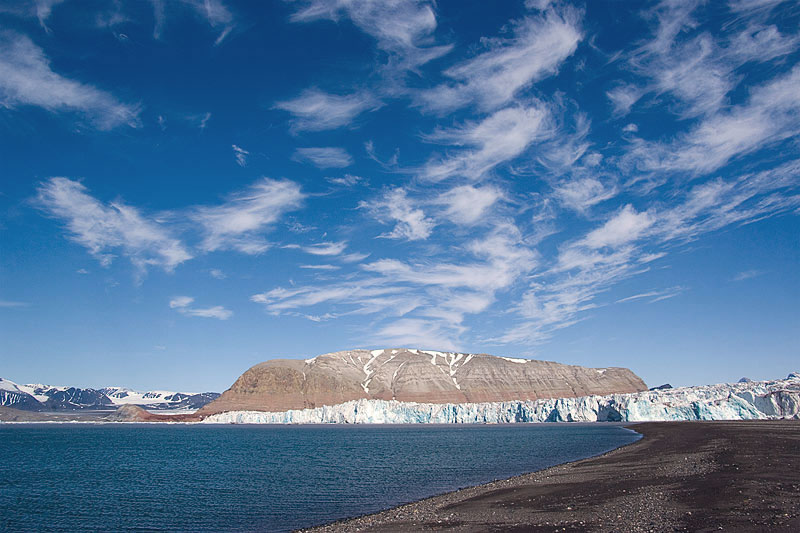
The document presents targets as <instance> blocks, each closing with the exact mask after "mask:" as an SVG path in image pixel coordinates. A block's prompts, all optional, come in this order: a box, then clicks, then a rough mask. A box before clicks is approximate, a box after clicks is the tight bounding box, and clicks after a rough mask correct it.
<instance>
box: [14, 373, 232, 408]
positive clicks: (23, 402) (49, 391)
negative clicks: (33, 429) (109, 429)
mask: <svg viewBox="0 0 800 533" xmlns="http://www.w3.org/2000/svg"><path fill="white" fill-rule="evenodd" d="M218 396H219V394H218V393H216V392H202V393H195V392H173V391H148V392H140V391H135V390H131V389H126V388H123V387H105V388H102V389H91V388H85V389H84V388H78V387H56V386H52V385H41V384H27V385H21V384H17V383H14V382H13V381H10V380H8V379H3V378H0V406H3V407H13V408H15V409H22V410H25V411H62V410H66V411H75V410H84V409H92V410H111V409H116V408H117V407H119V406H121V405H139V406H141V407H144V408H146V409H148V410H196V409H199V408H200V407H203V406H204V405H206V404H207V403H209V402H211V401H212V400H214V399H216V398H217V397H218Z"/></svg>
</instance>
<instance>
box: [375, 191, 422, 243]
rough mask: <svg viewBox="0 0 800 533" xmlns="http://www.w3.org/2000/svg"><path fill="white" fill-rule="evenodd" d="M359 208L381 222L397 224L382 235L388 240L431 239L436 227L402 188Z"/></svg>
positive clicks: (388, 192)
mask: <svg viewBox="0 0 800 533" xmlns="http://www.w3.org/2000/svg"><path fill="white" fill-rule="evenodd" d="M359 207H360V208H362V209H366V210H368V211H369V212H370V213H371V214H372V216H373V217H375V218H376V219H378V220H380V221H383V222H389V223H392V222H394V223H395V227H394V229H393V230H392V231H391V232H389V233H385V234H383V235H381V237H385V238H387V239H405V240H409V241H416V240H424V239H427V238H428V237H430V235H431V231H433V228H434V226H435V225H436V224H435V223H434V222H433V221H432V220H430V219H429V218H428V217H426V216H425V212H424V211H422V209H420V208H419V207H416V206H415V205H414V204H413V202H412V200H411V199H410V198H409V197H408V193H407V192H406V191H405V189H401V188H396V189H390V190H388V191H387V192H386V193H385V195H384V196H383V197H382V198H379V199H376V200H373V201H371V202H361V203H360V204H359Z"/></svg>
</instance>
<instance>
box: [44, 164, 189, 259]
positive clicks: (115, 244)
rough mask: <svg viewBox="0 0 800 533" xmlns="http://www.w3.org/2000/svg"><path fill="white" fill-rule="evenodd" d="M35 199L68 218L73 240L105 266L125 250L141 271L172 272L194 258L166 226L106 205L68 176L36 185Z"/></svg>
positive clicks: (135, 212) (50, 211) (132, 211)
mask: <svg viewBox="0 0 800 533" xmlns="http://www.w3.org/2000/svg"><path fill="white" fill-rule="evenodd" d="M37 192H38V194H37V197H36V202H37V204H38V206H39V207H41V208H42V209H43V210H45V211H46V212H47V213H48V214H50V215H51V216H53V217H56V218H58V219H61V220H62V221H64V223H65V225H66V229H67V231H69V233H70V238H71V239H72V240H73V241H75V242H77V243H78V244H80V245H81V246H84V247H85V248H87V249H88V250H89V253H91V254H92V255H93V256H94V257H95V258H96V259H97V260H98V261H100V263H101V264H102V265H104V266H108V265H109V264H111V262H112V260H113V258H114V253H115V252H116V253H121V254H122V255H124V256H126V257H128V258H129V259H130V260H131V262H132V263H133V264H134V265H135V266H136V267H137V269H139V271H140V273H143V272H144V271H145V270H146V269H147V267H149V266H157V267H160V268H162V269H164V270H166V271H168V272H170V271H172V270H174V269H175V267H176V266H178V265H180V264H181V263H183V262H185V261H188V260H189V259H191V258H192V253H191V252H190V251H189V250H188V249H187V248H186V247H185V246H184V245H183V244H182V243H181V241H179V240H178V239H177V238H175V237H173V236H172V235H171V232H170V231H169V229H168V228H167V227H165V226H164V225H162V224H160V223H159V222H157V221H156V220H155V219H154V218H152V217H148V216H146V215H143V214H142V213H140V212H139V210H138V209H136V208H135V207H130V206H127V205H125V204H123V203H122V202H119V201H118V202H111V203H109V204H103V203H102V202H100V201H98V200H96V199H95V198H94V197H92V196H91V195H89V194H88V191H87V189H86V187H84V186H83V185H82V184H81V183H79V182H77V181H73V180H70V179H68V178H51V179H49V180H47V181H45V182H43V183H41V184H40V185H39V187H38V189H37Z"/></svg>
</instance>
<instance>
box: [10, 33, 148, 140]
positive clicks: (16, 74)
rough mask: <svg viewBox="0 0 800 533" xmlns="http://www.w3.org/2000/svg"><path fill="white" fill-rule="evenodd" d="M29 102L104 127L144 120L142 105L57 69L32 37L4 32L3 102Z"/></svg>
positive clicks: (22, 104)
mask: <svg viewBox="0 0 800 533" xmlns="http://www.w3.org/2000/svg"><path fill="white" fill-rule="evenodd" d="M29 105H30V106H37V107H41V108H43V109H46V110H47V111H50V112H54V113H62V112H68V113H77V114H79V115H81V116H82V117H85V118H87V119H88V120H89V121H90V122H91V123H92V124H93V125H94V126H95V127H96V128H98V129H100V130H110V129H112V128H116V127H118V126H123V125H127V126H131V127H138V126H139V124H140V121H139V108H138V106H136V105H129V104H124V103H122V102H120V101H119V100H117V99H116V98H115V97H114V96H112V95H111V94H110V93H107V92H105V91H102V90H100V89H98V88H96V87H94V86H92V85H89V84H86V83H81V82H79V81H75V80H72V79H69V78H67V77H65V76H62V75H60V74H58V73H56V72H54V71H53V70H52V68H51V66H50V60H49V59H48V58H47V56H46V55H45V53H44V51H43V50H42V49H41V48H39V47H38V46H36V44H34V43H33V41H31V40H30V39H29V38H28V37H26V36H24V35H20V34H18V33H13V32H9V31H4V32H0V106H2V107H5V108H15V107H19V106H29Z"/></svg>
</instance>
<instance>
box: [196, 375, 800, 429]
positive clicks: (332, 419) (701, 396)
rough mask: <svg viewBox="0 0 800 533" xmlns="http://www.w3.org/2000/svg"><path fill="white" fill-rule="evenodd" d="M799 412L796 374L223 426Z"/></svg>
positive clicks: (253, 416)
mask: <svg viewBox="0 0 800 533" xmlns="http://www.w3.org/2000/svg"><path fill="white" fill-rule="evenodd" d="M769 418H795V419H797V418H800V373H792V374H789V376H788V377H787V378H786V379H782V380H773V381H750V382H742V383H722V384H718V385H705V386H697V387H680V388H671V389H660V390H652V391H645V392H637V393H631V394H610V395H605V396H582V397H578V398H559V399H550V400H532V401H505V402H485V403H458V404H453V403H416V402H399V401H394V400H389V401H386V400H371V399H360V400H354V401H349V402H345V403H342V404H338V405H331V406H324V407H317V408H314V409H293V410H289V411H283V412H262V411H229V412H224V413H219V414H214V415H211V416H209V417H207V418H205V419H204V420H203V422H206V423H220V424H229V423H237V424H320V423H343V424H384V423H386V424H416V423H430V424H470V423H472V424H482V423H510V422H604V421H622V422H634V421H660V420H754V419H769Z"/></svg>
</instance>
